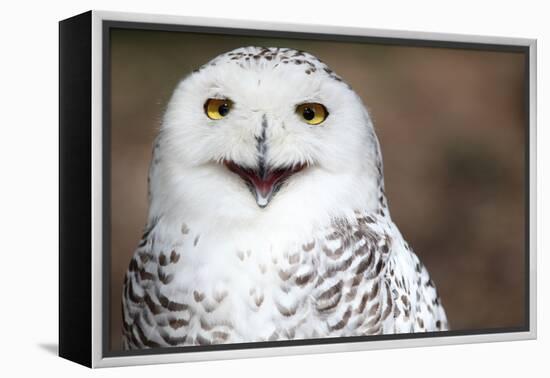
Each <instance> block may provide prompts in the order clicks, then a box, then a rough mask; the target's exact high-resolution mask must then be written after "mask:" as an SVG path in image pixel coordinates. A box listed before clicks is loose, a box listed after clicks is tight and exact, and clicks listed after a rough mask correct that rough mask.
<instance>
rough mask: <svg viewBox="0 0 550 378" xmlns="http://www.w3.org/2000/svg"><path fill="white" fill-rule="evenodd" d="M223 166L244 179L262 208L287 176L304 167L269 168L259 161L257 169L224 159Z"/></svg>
mask: <svg viewBox="0 0 550 378" xmlns="http://www.w3.org/2000/svg"><path fill="white" fill-rule="evenodd" d="M225 166H226V167H227V168H228V169H229V170H230V171H231V172H233V173H236V174H238V175H239V176H240V177H241V178H242V179H243V180H244V181H245V183H246V184H247V185H248V187H249V189H250V191H251V192H252V194H253V195H254V197H255V199H256V203H257V204H258V206H259V207H260V208H262V209H263V208H264V207H266V206H267V205H268V204H269V202H270V201H271V199H272V198H273V196H274V195H275V194H276V193H277V192H278V191H279V189H280V188H281V186H282V185H283V183H284V182H285V180H286V179H287V178H289V177H290V176H291V175H293V174H294V173H296V172H298V171H300V170H302V168H304V166H298V167H292V168H282V169H270V168H268V167H266V166H265V165H264V164H262V162H261V163H260V164H259V167H258V169H249V168H244V167H241V166H240V165H238V164H236V163H234V162H231V161H226V162H225Z"/></svg>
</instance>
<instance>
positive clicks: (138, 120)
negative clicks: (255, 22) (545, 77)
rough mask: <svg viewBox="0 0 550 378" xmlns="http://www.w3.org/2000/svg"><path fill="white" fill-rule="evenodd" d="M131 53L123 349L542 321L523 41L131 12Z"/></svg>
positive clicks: (117, 342) (121, 175)
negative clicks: (280, 32)
mask: <svg viewBox="0 0 550 378" xmlns="http://www.w3.org/2000/svg"><path fill="white" fill-rule="evenodd" d="M110 59H111V60H110V64H111V65H110V67H111V71H110V74H111V91H112V100H111V112H112V113H111V147H110V148H111V150H110V153H111V164H112V170H111V195H112V199H111V214H110V215H111V242H110V249H111V250H110V269H111V270H110V287H109V290H110V294H111V295H110V301H109V305H110V311H109V321H110V334H109V337H110V350H111V351H126V350H144V349H150V348H163V347H174V346H184V347H185V346H189V347H193V346H204V345H218V344H239V343H250V342H266V341H269V342H277V341H283V340H304V339H326V338H333V337H349V338H354V337H366V336H367V337H368V336H374V335H396V334H400V335H406V334H418V333H426V332H428V333H430V334H437V333H445V332H447V331H449V330H467V331H475V330H491V329H493V330H496V329H504V328H506V327H508V328H514V327H523V325H524V324H525V321H526V318H525V311H524V310H525V307H524V304H525V302H524V301H525V300H526V298H525V287H524V282H525V266H524V261H525V260H524V255H525V253H526V251H525V247H524V246H525V233H524V230H525V227H524V225H525V223H524V222H525V217H524V212H525V210H526V209H525V203H524V196H525V189H524V188H525V186H524V185H525V183H524V173H525V172H524V170H523V168H524V164H525V161H524V156H525V139H524V135H525V129H524V128H525V127H526V126H525V125H526V122H525V117H526V113H525V112H526V109H525V108H524V102H523V98H522V94H523V89H522V88H523V86H524V85H526V83H525V82H524V79H525V77H524V70H525V66H524V64H525V60H524V58H523V55H522V54H520V53H515V52H506V51H504V52H502V51H478V50H469V49H450V48H428V47H407V46H399V45H397V46H396V45H384V44H374V43H373V44H369V43H359V42H335V41H332V42H327V41H320V40H305V39H291V38H288V39H285V38H266V37H246V36H236V35H222V34H206V33H205V34H201V33H184V32H161V31H146V30H131V29H113V30H112V31H111V39H110ZM151 151H152V153H151ZM121 308H122V311H120V309H121Z"/></svg>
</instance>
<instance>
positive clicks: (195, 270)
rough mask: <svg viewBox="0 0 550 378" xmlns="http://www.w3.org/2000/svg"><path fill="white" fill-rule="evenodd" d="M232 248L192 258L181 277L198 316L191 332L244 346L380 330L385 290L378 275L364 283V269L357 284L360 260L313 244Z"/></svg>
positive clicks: (182, 289) (181, 289) (181, 286)
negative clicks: (216, 335)
mask: <svg viewBox="0 0 550 378" xmlns="http://www.w3.org/2000/svg"><path fill="white" fill-rule="evenodd" d="M232 250H233V251H224V253H223V254H220V255H218V256H217V257H218V258H217V259H215V258H213V257H210V258H207V259H197V260H195V261H188V265H187V266H185V268H184V269H183V270H182V271H181V272H180V276H181V277H183V279H181V280H177V281H176V282H177V286H178V290H177V292H179V293H185V294H184V295H185V297H186V301H187V302H188V303H189V302H190V303H191V306H190V309H191V312H192V313H193V318H194V319H195V321H194V322H191V323H190V326H191V329H190V331H191V332H190V333H191V334H196V335H203V336H202V337H207V336H205V335H204V333H205V332H206V333H208V334H212V333H213V332H221V330H223V332H225V333H227V334H229V335H230V337H229V339H230V340H231V341H233V342H239V341H247V340H248V341H250V340H280V339H294V338H312V337H323V336H342V335H361V334H365V333H369V332H371V333H377V332H381V331H382V325H381V321H379V320H380V317H381V315H382V310H383V306H382V305H381V303H380V300H379V299H378V297H382V296H383V295H385V294H386V292H385V290H386V288H385V287H384V286H383V285H380V282H378V281H379V278H378V277H375V278H371V279H363V278H365V274H364V272H360V273H361V277H362V278H361V279H360V280H359V279H358V278H357V277H358V275H357V266H358V265H359V262H355V265H354V259H351V258H350V257H349V256H351V254H350V253H349V251H343V250H340V251H337V252H334V251H333V250H331V249H330V248H329V247H328V246H326V245H323V244H322V243H320V242H319V241H315V240H311V241H309V242H306V243H299V244H296V245H294V246H293V247H292V248H285V249H280V250H277V249H275V248H273V247H271V248H270V247H269V246H268V247H265V248H263V249H262V248H252V247H251V248H234V249H233V248H232ZM331 251H332V252H331ZM206 253H207V252H204V253H203V254H202V255H201V256H205V254H206ZM375 262H376V261H375V259H373V262H372V264H374V263H375ZM361 269H363V268H361ZM364 270H365V271H366V268H364ZM175 295H176V296H177V295H178V294H177V293H175ZM384 310H385V312H388V311H389V310H387V309H386V308H384ZM378 314H380V317H379V319H378V320H376V321H373V319H372V318H373V317H374V318H376V315H378ZM369 321H370V323H369ZM195 337H197V336H195Z"/></svg>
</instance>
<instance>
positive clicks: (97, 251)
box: [92, 11, 537, 367]
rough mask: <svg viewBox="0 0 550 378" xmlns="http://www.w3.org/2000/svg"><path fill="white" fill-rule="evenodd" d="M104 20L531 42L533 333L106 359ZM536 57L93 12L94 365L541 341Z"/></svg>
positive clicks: (262, 25) (235, 23) (331, 29)
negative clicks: (475, 47) (482, 47)
mask: <svg viewBox="0 0 550 378" xmlns="http://www.w3.org/2000/svg"><path fill="white" fill-rule="evenodd" d="M103 21H126V22H140V23H158V24H172V25H190V26H208V27H223V28H239V29H252V30H258V29H260V30H273V31H287V32H305V33H325V34H336V35H357V36H368V37H383V38H406V39H419V40H431V41H445V42H466V43H485V44H504V45H516V46H526V47H528V48H529V58H530V59H529V62H530V67H529V72H530V74H529V81H530V93H529V95H530V104H529V120H530V124H529V131H530V133H529V135H530V140H529V146H530V151H529V156H530V166H529V172H530V183H529V185H530V196H529V198H530V203H529V214H530V226H531V227H530V232H529V236H528V237H529V245H530V250H529V256H530V258H529V262H530V264H529V265H530V266H529V282H530V293H529V304H530V311H529V314H530V315H529V316H530V319H529V324H530V330H529V331H528V332H509V333H495V334H482V335H464V336H444V337H433V338H415V339H399V340H380V341H368V342H344V343H339V344H318V345H303V346H281V347H269V348H255V349H235V350H220V351H207V352H186V353H159V354H150V355H139V356H119V357H103V350H102V348H103V340H102V338H103V328H102V327H103V324H102V322H103V316H102V311H103V309H102V306H103V301H102V293H103V290H102V284H103V280H102V273H103V272H102V267H103V261H102V256H103V253H102V220H103V216H102V215H103V214H102V209H103V206H102V204H103V201H102V200H103V199H102V185H103V182H102V177H103V174H102V173H103V172H102V157H103V155H102V140H103V136H102V130H103V127H102V102H103V101H102V91H103V88H102V77H103V76H102V33H103V27H102V22H103ZM536 61H537V41H536V40H535V39H524V38H505V37H493V36H479V35H460V34H443V33H426V32H413V31H400V30H399V31H398V30H380V29H363V28H351V27H336V26H321V25H300V24H287V23H266V22H256V21H241V20H228V19H213V18H202V17H201V18H198V17H182V16H168V15H155V14H139V13H125V12H110V11H92V367H114V366H126V365H144V364H153V363H174V362H190V361H205V360H221V359H234V358H245V357H246V358H250V357H266V356H284V355H297V354H308V353H328V352H348V351H359V350H373V349H388V348H403V347H421V346H434V345H449V344H466V343H481V342H494V341H512V340H528V339H536V336H537V332H536V311H537V306H536V250H537V249H536V242H537V239H536V220H537V214H536V202H537V201H536V194H537V193H536V187H537V183H536V91H537V89H536V72H537V67H536Z"/></svg>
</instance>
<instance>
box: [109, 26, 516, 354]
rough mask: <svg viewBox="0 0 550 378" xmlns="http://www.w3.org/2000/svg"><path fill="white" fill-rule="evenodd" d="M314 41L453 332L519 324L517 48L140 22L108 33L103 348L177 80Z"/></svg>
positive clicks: (116, 329) (114, 327) (116, 315)
mask: <svg viewBox="0 0 550 378" xmlns="http://www.w3.org/2000/svg"><path fill="white" fill-rule="evenodd" d="M246 45H259V46H280V47H291V48H297V49H301V50H305V51H308V52H310V53H312V54H314V55H316V56H318V57H319V58H321V59H322V60H323V61H325V62H326V63H327V64H328V65H329V66H330V67H331V68H332V69H333V70H334V71H336V72H337V73H338V74H339V75H340V76H342V77H343V78H344V80H346V81H347V82H348V83H350V84H351V86H352V87H353V88H354V90H355V91H356V92H357V93H358V94H359V95H360V96H361V98H362V99H363V101H364V103H365V104H366V105H367V107H368V109H369V110H370V112H371V115H372V117H373V120H374V124H375V128H376V131H377V133H378V137H379V139H380V143H381V145H382V154H383V158H384V170H385V179H386V192H387V194H388V200H389V205H390V210H391V213H392V218H393V220H394V221H395V223H396V224H397V225H398V227H399V228H400V230H401V232H402V233H403V236H404V237H405V238H406V239H407V240H408V241H409V243H410V245H411V246H412V247H413V248H414V250H415V252H416V253H417V254H418V255H419V257H420V259H421V260H422V261H423V262H424V263H425V264H426V266H427V267H428V269H429V271H430V273H431V275H432V278H433V279H434V281H435V282H436V284H437V287H438V289H439V292H440V295H441V297H442V300H443V304H444V305H445V308H446V310H447V315H448V317H449V320H450V324H451V327H452V329H457V330H465V329H466V330H471V329H481V328H496V327H513V326H521V325H523V322H524V306H523V305H524V302H523V301H524V296H523V293H524V252H525V248H524V237H525V235H524V210H525V207H524V202H523V196H524V190H523V185H524V173H525V172H524V168H523V167H524V142H525V140H524V127H525V124H526V122H525V121H526V118H525V117H526V113H525V112H524V109H523V89H524V87H523V86H524V85H525V83H524V76H523V75H524V60H523V59H524V58H523V55H522V54H520V53H510V52H484V51H474V50H459V49H443V48H419V47H403V46H386V45H375V44H364V43H348V42H322V41H305V40H294V39H275V38H271V39H268V38H256V37H243V36H228V35H212V34H198V33H178V32H156V31H141V30H123V29H117V30H113V31H112V36H111V58H112V60H111V61H112V67H111V69H112V71H111V77H112V118H111V121H112V122H111V127H112V131H111V138H112V141H111V143H112V145H111V154H112V155H111V156H112V177H111V190H112V209H111V216H112V230H111V236H112V241H111V301H110V303H111V308H110V313H111V349H112V350H113V351H118V350H120V335H121V331H120V329H121V315H120V306H121V305H120V301H121V290H122V280H123V276H124V273H125V271H126V268H127V266H128V263H129V261H130V258H131V256H132V254H133V252H134V248H135V247H136V245H137V243H138V241H139V239H140V236H141V231H142V228H143V226H144V225H145V221H146V215H147V187H146V185H147V169H148V164H149V160H150V157H151V146H152V141H153V138H154V137H155V135H156V133H157V131H158V129H159V126H160V119H161V116H162V114H163V110H164V108H165V106H166V104H167V101H168V100H169V98H170V95H171V92H172V90H173V89H174V87H175V86H176V84H177V83H178V81H179V80H180V79H181V78H182V77H183V76H185V75H186V74H187V73H189V72H190V71H191V70H193V69H195V68H197V67H198V66H200V65H202V64H203V63H206V62H207V61H208V60H209V59H211V58H213V57H215V56H216V55H218V54H220V53H223V52H226V51H228V50H231V49H233V48H237V47H241V46H246Z"/></svg>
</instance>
